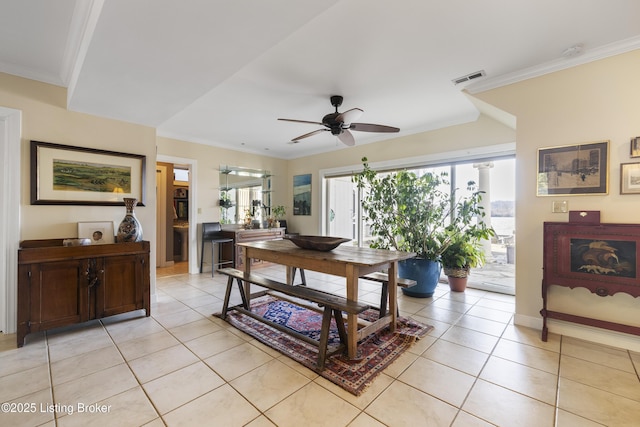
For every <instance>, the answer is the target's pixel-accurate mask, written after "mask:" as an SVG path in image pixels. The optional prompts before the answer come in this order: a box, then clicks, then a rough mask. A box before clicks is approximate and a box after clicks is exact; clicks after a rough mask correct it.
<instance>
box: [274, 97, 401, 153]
mask: <svg viewBox="0 0 640 427" xmlns="http://www.w3.org/2000/svg"><path fill="white" fill-rule="evenodd" d="M330 100H331V105H333V106H334V107H335V109H336V111H335V112H333V113H329V114H327V115H325V116H324V117H323V118H322V121H321V122H313V121H308V120H295V119H278V120H282V121H285V122H294V123H309V124H315V125H322V126H324V128H322V129H317V130H314V131H312V132H309V133H305V134H304V135H300V136H298V137H295V138H293V139H292V140H291V141H292V142H299V141H300V140H301V139H304V138H308V137H310V136H313V135H317V134H319V133H322V132H326V131H329V132H331V134H332V135H335V136H337V137H338V139H339V140H340V141H341V142H342V143H343V144H345V145H348V146H353V145H355V143H356V142H355V139H354V137H353V134H352V133H351V130H354V131H358V132H385V133H390V132H399V131H400V129H399V128H396V127H393V126H385V125H377V124H372V123H354V120H358V119H359V118H360V116H362V114H363V113H364V110H362V109H361V108H352V109H350V110H347V111H345V112H343V113H340V112H339V111H338V107H340V106H341V105H342V101H343V98H342V96H340V95H333V96H332V97H331V98H330Z"/></svg>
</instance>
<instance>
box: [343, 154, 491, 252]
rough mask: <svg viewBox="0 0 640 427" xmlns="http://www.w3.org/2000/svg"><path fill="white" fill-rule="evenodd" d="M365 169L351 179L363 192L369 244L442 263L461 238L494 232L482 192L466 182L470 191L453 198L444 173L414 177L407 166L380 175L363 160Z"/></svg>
mask: <svg viewBox="0 0 640 427" xmlns="http://www.w3.org/2000/svg"><path fill="white" fill-rule="evenodd" d="M362 162H363V166H364V169H363V171H362V172H360V173H359V174H357V175H355V176H354V178H353V180H354V182H355V183H356V184H357V186H358V188H360V189H362V190H364V194H365V195H364V197H363V200H362V207H363V210H364V215H365V219H366V220H367V222H368V223H369V225H370V230H371V234H372V235H373V236H375V240H374V241H373V242H372V243H371V244H370V246H371V247H373V248H380V249H395V250H399V251H407V252H415V253H416V254H417V256H418V257H419V258H424V259H429V260H432V261H441V257H442V254H443V253H444V252H445V251H446V250H447V249H448V248H449V247H450V246H451V245H452V244H453V243H454V242H455V241H457V240H459V239H461V238H463V237H464V236H469V237H473V238H477V239H480V238H486V237H489V236H491V234H492V233H493V230H492V229H490V228H488V227H487V226H486V225H485V224H484V222H482V221H477V219H478V218H482V217H484V215H485V214H484V209H483V207H482V206H480V201H481V198H482V192H480V191H478V190H477V188H476V186H475V183H474V182H473V181H470V182H469V183H468V187H467V188H468V190H470V191H471V195H470V196H468V197H461V198H458V199H456V195H455V192H454V194H449V192H445V191H443V188H447V189H448V184H449V182H448V181H447V176H446V174H445V173H442V174H434V173H426V174H424V175H421V176H418V175H417V174H416V173H414V172H411V171H406V170H401V171H397V172H392V173H388V174H379V173H378V172H376V171H375V170H373V169H371V168H370V167H369V164H368V163H367V158H366V157H365V158H363V159H362Z"/></svg>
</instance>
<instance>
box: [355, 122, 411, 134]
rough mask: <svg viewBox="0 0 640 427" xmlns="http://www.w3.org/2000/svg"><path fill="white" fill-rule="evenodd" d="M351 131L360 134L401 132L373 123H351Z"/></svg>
mask: <svg viewBox="0 0 640 427" xmlns="http://www.w3.org/2000/svg"><path fill="white" fill-rule="evenodd" d="M349 129H351V130H356V131H358V132H400V128H395V127H393V126H385V125H374V124H371V123H351V126H349Z"/></svg>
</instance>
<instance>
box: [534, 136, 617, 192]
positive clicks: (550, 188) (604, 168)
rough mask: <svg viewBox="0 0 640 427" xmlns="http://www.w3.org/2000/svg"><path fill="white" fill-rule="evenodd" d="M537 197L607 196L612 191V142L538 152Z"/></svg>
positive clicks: (569, 146) (543, 149)
mask: <svg viewBox="0 0 640 427" xmlns="http://www.w3.org/2000/svg"><path fill="white" fill-rule="evenodd" d="M537 170H538V179H537V185H538V191H537V195H538V196H557V195H604V194H607V193H608V191H609V141H601V142H592V143H586V144H580V145H566V146H561V147H551V148H541V149H539V150H538V168H537Z"/></svg>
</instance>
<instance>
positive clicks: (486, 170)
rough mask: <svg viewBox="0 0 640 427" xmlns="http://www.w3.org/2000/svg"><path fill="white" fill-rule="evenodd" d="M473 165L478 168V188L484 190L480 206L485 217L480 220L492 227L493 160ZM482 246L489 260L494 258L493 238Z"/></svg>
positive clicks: (484, 241) (479, 219) (483, 242)
mask: <svg viewBox="0 0 640 427" xmlns="http://www.w3.org/2000/svg"><path fill="white" fill-rule="evenodd" d="M473 167H474V168H476V169H478V190H480V191H484V194H482V200H481V201H480V206H482V207H483V208H484V213H485V216H484V218H478V221H482V222H484V223H485V224H486V225H487V227H491V168H493V162H485V163H474V164H473ZM482 248H483V249H484V256H485V259H486V261H487V262H491V260H492V259H493V257H492V255H491V240H483V241H482Z"/></svg>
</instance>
